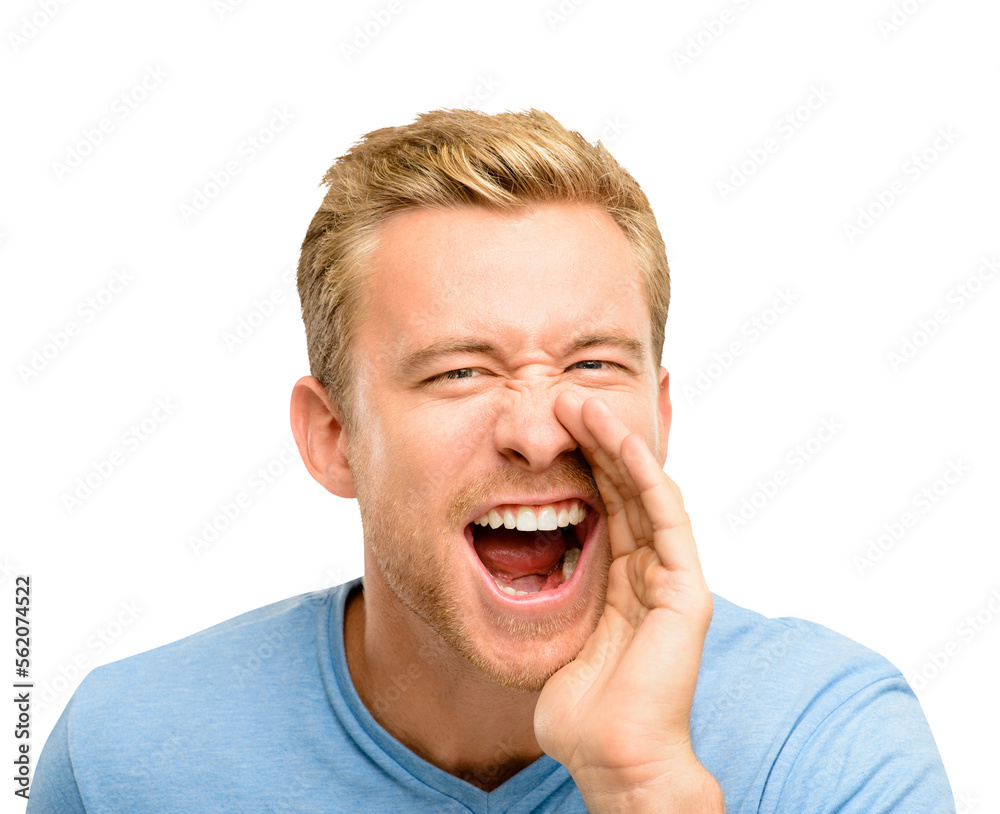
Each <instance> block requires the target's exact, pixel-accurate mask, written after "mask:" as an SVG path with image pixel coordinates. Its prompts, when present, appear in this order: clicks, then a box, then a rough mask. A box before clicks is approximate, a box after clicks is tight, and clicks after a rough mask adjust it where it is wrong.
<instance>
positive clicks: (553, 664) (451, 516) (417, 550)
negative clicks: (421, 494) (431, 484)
mask: <svg viewBox="0 0 1000 814" xmlns="http://www.w3.org/2000/svg"><path fill="white" fill-rule="evenodd" d="M370 460H371V459H370V458H368V457H366V456H365V455H364V454H363V453H362V454H361V455H354V456H352V461H354V462H355V465H353V466H352V473H353V475H354V482H355V491H356V493H357V496H358V507H359V509H360V513H361V523H362V528H363V530H364V538H365V545H366V546H367V547H368V548H369V549H370V551H371V553H372V556H373V558H374V560H375V563H376V565H377V567H378V569H379V571H380V572H381V576H382V578H383V579H384V581H385V583H386V585H387V586H388V587H389V589H390V590H391V591H392V592H393V594H394V595H395V597H396V598H397V599H398V600H399V602H400V603H401V604H402V605H403V606H404V607H405V608H407V609H408V610H409V611H411V612H412V613H413V614H414V615H416V617H417V618H418V619H420V620H421V621H422V622H423V623H424V624H426V625H427V627H429V628H430V629H431V630H432V631H434V633H436V634H437V635H438V636H440V637H441V639H442V640H443V641H444V642H445V644H446V645H447V646H448V647H450V648H451V649H452V650H453V651H454V652H455V653H457V654H458V655H460V656H461V657H462V658H464V659H466V660H467V661H468V662H469V663H471V664H472V665H473V666H474V667H475V668H476V669H477V670H479V671H480V672H481V673H482V674H483V675H485V676H486V677H487V678H489V679H490V680H491V681H493V682H495V683H497V684H499V685H501V686H503V687H505V688H506V689H509V690H514V691H517V692H525V693H535V692H540V691H541V689H542V687H544V686H545V682H546V681H548V680H549V678H551V677H552V675H554V674H555V673H556V672H557V671H558V670H559V669H561V668H562V667H563V666H565V665H566V664H568V663H569V662H570V661H572V660H573V659H574V658H576V655H577V654H578V653H579V651H580V649H582V647H583V645H584V643H585V642H586V639H587V637H589V636H590V634H591V633H593V631H594V630H595V629H596V627H597V623H598V621H599V619H600V616H601V613H602V612H603V610H604V604H605V597H606V593H607V576H608V569H609V567H610V565H611V547H610V544H609V542H608V540H607V534H606V530H605V535H604V536H605V539H604V540H595V541H594V543H596V546H595V547H596V548H597V549H598V550H597V551H594V552H592V554H593V555H594V556H592V557H591V563H590V566H589V569H588V570H590V571H591V573H594V574H598V575H600V578H599V579H593V580H592V581H591V582H592V584H593V587H592V588H591V589H590V591H589V592H588V591H583V592H581V594H580V596H579V597H578V598H577V600H576V602H575V603H574V604H573V605H572V606H571V607H569V608H565V609H563V610H562V611H560V612H559V613H556V614H553V615H552V616H551V617H550V618H548V619H545V620H544V621H541V622H532V621H525V620H523V619H519V618H516V617H513V616H511V615H509V614H505V613H502V612H501V611H500V610H499V608H497V607H488V608H486V619H485V621H486V623H487V626H488V628H489V629H492V630H496V631H498V632H499V635H501V636H503V637H505V638H506V639H507V641H513V642H515V643H522V644H523V647H522V648H521V652H522V653H523V658H522V659H519V660H517V661H512V660H510V659H504V660H502V661H501V660H500V659H498V658H496V657H492V656H491V655H490V653H489V652H488V648H487V647H484V643H482V642H480V641H477V637H476V636H475V635H473V633H472V631H471V629H470V625H469V623H468V619H469V601H470V599H469V598H467V597H463V595H462V594H461V593H460V590H459V587H458V585H457V584H456V582H455V580H454V579H453V578H450V577H453V576H454V575H455V574H456V573H457V569H455V568H453V567H451V563H450V562H449V560H451V561H455V562H458V561H461V558H464V557H465V556H467V555H466V553H465V552H462V551H456V550H454V547H455V544H456V542H455V541H456V540H457V541H458V545H465V544H466V543H465V541H464V540H463V539H462V538H461V533H462V529H461V528H459V524H460V523H461V521H462V520H463V519H465V518H466V517H467V516H468V512H469V511H470V509H471V507H472V506H473V505H478V504H479V502H481V500H482V498H483V496H489V495H496V494H505V493H509V492H511V491H514V490H516V489H517V488H519V487H523V486H526V485H529V483H530V482H529V481H528V479H526V478H524V477H523V476H521V473H520V472H517V471H512V470H506V471H503V472H499V473H496V474H495V475H494V476H493V477H491V478H488V479H487V480H486V481H484V482H482V483H479V484H475V485H473V486H471V487H466V488H465V489H462V490H461V491H460V492H459V493H458V494H457V495H456V496H455V497H454V498H453V499H452V500H450V501H449V503H448V505H449V511H448V523H449V524H450V525H449V524H446V525H445V526H444V527H442V528H434V527H433V526H432V525H431V524H430V523H429V522H428V520H427V518H426V517H424V516H422V515H420V513H419V511H418V512H412V513H407V514H406V516H405V517H404V512H403V511H400V509H399V505H401V504H400V502H396V503H394V502H393V501H392V500H391V499H390V498H388V497H387V494H386V490H385V488H384V487H385V483H386V482H385V481H384V480H380V479H378V478H377V476H376V477H373V475H374V474H375V473H373V472H372V471H370V470H369V469H368V466H367V464H366V465H364V466H361V467H359V466H357V465H356V463H357V462H358V461H370ZM567 461H568V462H567V463H566V464H565V465H561V466H560V467H559V468H558V470H557V471H556V473H555V474H556V476H555V477H554V478H552V479H550V480H549V481H547V482H546V484H545V485H546V486H547V487H548V488H550V489H557V488H559V487H563V488H566V489H569V490H579V489H581V488H583V489H584V490H585V491H588V492H590V493H591V494H592V495H594V496H597V495H598V491H597V485H596V482H595V481H594V480H593V475H592V474H591V472H590V468H589V467H588V466H587V465H586V463H585V461H584V460H583V457H582V455H580V456H578V459H567ZM380 486H382V488H379V487H380ZM596 499H597V500H600V498H599V496H598V497H596ZM402 503H405V504H406V505H414V506H419V505H421V501H420V500H419V499H418V498H415V499H414V500H413V501H409V500H407V501H402ZM440 551H446V552H448V554H447V555H446V559H445V561H443V562H442V561H441V560H440V558H439V554H438V552H440ZM601 554H603V557H602V556H597V555H601ZM581 576H583V575H582V574H581ZM584 614H586V615H589V617H590V618H589V619H588V620H587V624H586V625H585V626H584V628H583V630H584V632H585V635H583V636H582V637H581V640H580V641H579V642H577V643H575V644H574V645H573V646H572V647H571V648H570V650H569V651H567V642H566V641H565V637H566V631H567V630H569V629H571V628H573V627H574V626H576V627H577V628H579V622H580V617H581V615H584Z"/></svg>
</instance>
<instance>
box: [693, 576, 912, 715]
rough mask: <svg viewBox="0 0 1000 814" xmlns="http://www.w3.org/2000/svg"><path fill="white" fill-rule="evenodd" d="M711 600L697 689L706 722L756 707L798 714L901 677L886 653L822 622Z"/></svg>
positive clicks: (773, 712)
mask: <svg viewBox="0 0 1000 814" xmlns="http://www.w3.org/2000/svg"><path fill="white" fill-rule="evenodd" d="M713 601H714V612H713V615H712V623H711V625H710V627H709V631H708V635H707V636H706V638H705V649H704V654H703V656H702V665H701V672H700V674H699V677H698V695H697V696H696V704H697V705H698V710H697V713H698V714H697V721H698V723H699V724H700V725H702V726H707V725H708V724H710V722H711V721H712V720H714V719H715V718H717V717H718V716H719V715H723V714H724V715H725V717H730V716H731V715H732V714H734V713H736V712H737V711H741V710H742V711H747V710H750V709H752V710H753V714H754V715H755V716H758V717H759V716H761V715H762V714H769V715H770V716H778V717H782V716H796V717H798V716H799V715H800V714H801V711H802V709H803V708H805V707H807V706H808V707H811V708H813V709H817V705H821V706H825V707H828V708H830V707H832V706H835V705H837V704H839V703H841V702H842V701H844V700H845V699H847V698H848V697H850V696H851V695H853V694H854V693H856V692H857V691H859V690H861V689H862V688H864V687H866V686H868V685H870V684H871V683H873V682H877V681H880V680H883V679H899V680H902V676H901V675H900V672H899V670H897V669H896V667H895V666H893V664H892V663H891V662H890V661H889V660H888V659H886V658H885V657H883V656H881V655H879V654H878V653H876V652H875V651H873V650H871V649H869V648H867V647H865V646H864V645H861V644H859V643H858V642H856V641H854V640H853V639H849V638H848V637H846V636H844V635H842V634H840V633H837V632H836V631H833V630H830V629H829V628H827V627H824V626H823V625H819V624H816V623H815V622H810V621H807V620H805V619H797V618H794V617H782V618H777V619H771V618H768V617H766V616H762V615H761V614H759V613H757V612H755V611H752V610H749V609H747V608H743V607H740V606H739V605H736V604H734V603H732V602H729V601H728V600H726V599H724V598H723V597H721V596H717V595H713ZM904 683H905V682H904Z"/></svg>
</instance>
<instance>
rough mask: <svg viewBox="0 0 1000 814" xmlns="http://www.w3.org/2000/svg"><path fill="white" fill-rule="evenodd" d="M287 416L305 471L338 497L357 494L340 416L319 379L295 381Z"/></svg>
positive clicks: (345, 435)
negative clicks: (288, 415) (288, 416)
mask: <svg viewBox="0 0 1000 814" xmlns="http://www.w3.org/2000/svg"><path fill="white" fill-rule="evenodd" d="M290 418H291V423H292V435H294V436H295V445H296V446H297V447H298V448H299V455H301V456H302V462H303V463H304V464H305V465H306V469H308V470H309V474H310V475H312V476H313V478H314V479H315V480H316V482H317V483H319V484H320V485H321V486H322V487H323V488H324V489H326V490H327V491H329V492H332V493H333V494H335V495H337V496H338V497H346V498H353V497H357V495H356V494H355V491H354V479H353V477H352V476H351V467H350V461H349V460H348V456H347V428H346V427H345V425H344V418H343V415H342V414H341V412H340V410H339V409H338V407H337V405H336V404H334V403H333V402H332V401H331V400H330V397H329V396H328V395H327V392H326V388H324V387H323V385H322V384H321V383H320V381H319V379H317V378H315V377H314V376H303V377H302V378H301V379H299V380H298V381H297V382H296V383H295V387H293V388H292V403H291V407H290Z"/></svg>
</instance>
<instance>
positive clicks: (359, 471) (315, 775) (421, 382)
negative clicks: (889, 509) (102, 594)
mask: <svg viewBox="0 0 1000 814" xmlns="http://www.w3.org/2000/svg"><path fill="white" fill-rule="evenodd" d="M324 180H325V182H326V183H327V185H328V187H329V189H328V192H327V195H326V197H325V199H324V201H323V203H322V205H321V207H320V209H319V211H318V212H317V214H316V216H315V218H314V219H313V222H312V225H311V226H310V228H309V230H308V233H307V235H306V238H305V241H304V243H303V247H302V256H301V261H300V266H299V290H300V295H301V298H302V307H303V317H304V321H305V325H306V333H307V339H308V343H309V355H310V366H311V369H312V373H313V375H312V376H309V377H305V378H303V379H302V380H300V381H299V382H298V383H297V384H296V386H295V389H294V392H293V395H292V405H291V420H292V428H293V432H294V434H295V438H296V441H297V444H298V447H299V451H300V453H301V455H302V459H303V461H304V462H305V465H306V467H307V468H308V470H309V472H310V473H311V474H312V475H313V477H314V478H315V479H316V480H317V481H318V482H319V483H321V484H322V485H323V486H324V487H325V488H326V489H328V490H329V491H330V492H332V493H333V494H335V495H339V496H341V497H347V498H353V497H356V498H357V500H358V506H359V508H360V511H361V517H362V522H363V527H364V544H365V576H364V580H363V582H362V581H360V580H355V581H353V582H351V583H348V584H346V585H343V586H339V587H337V588H334V589H332V590H330V591H321V592H316V593H313V594H309V595H306V596H303V597H297V598H294V599H290V600H286V601H285V602H281V603H277V604H276V605H271V606H269V607H266V608H262V609H259V610H256V611H252V612H250V613H248V614H244V615H243V616H240V617H237V618H236V619H233V620H231V621H229V622H226V623H223V624H222V625H218V626H216V627H214V628H210V629H209V630H206V631H202V632H201V633H198V634H195V635H194V636H191V637H189V638H187V639H183V640H181V641H179V642H175V643H173V644H170V645H166V646H164V647H161V648H158V649H156V650H153V651H150V652H148V653H144V654H141V655H139V656H136V657H133V658H130V659H125V660H123V661H121V662H116V663H114V664H110V665H107V666H105V667H102V668H99V669H98V670H95V671H94V672H93V673H92V674H91V675H90V676H88V678H87V679H86V681H85V682H84V683H83V684H82V685H81V687H80V688H79V690H78V691H77V693H76V694H75V695H74V697H73V699H72V700H71V701H70V704H69V705H68V707H67V709H66V711H65V712H64V714H63V716H62V717H61V719H60V721H59V723H58V724H57V726H56V728H55V730H54V731H53V734H52V737H51V738H50V740H49V743H48V744H47V745H46V748H45V751H44V753H43V754H42V757H41V760H40V763H39V767H38V773H37V776H36V778H35V783H34V786H33V789H32V792H33V793H32V799H31V803H30V805H29V811H31V812H36V811H37V812H41V811H60V812H76V811H128V812H133V813H134V812H158V813H161V814H162V812H173V811H199V812H201V811H247V812H249V811H296V812H313V811H316V812H319V811H324V812H330V811H393V812H395V811H407V812H410V811H434V812H438V811H442V812H448V811H454V812H458V811H475V812H487V811H489V812H494V811H498V812H499V811H503V812H510V813H511V814H513V813H514V812H528V811H541V812H557V811H558V812H582V811H591V812H613V811H617V812H647V811H649V812H722V811H726V810H728V811H729V812H789V814H804V812H833V811H838V812H857V813H858V814H861V812H864V814H875V812H931V811H934V812H940V811H949V810H953V804H952V802H951V794H950V789H949V786H948V781H947V779H946V777H945V774H944V770H943V768H942V765H941V762H940V758H939V756H938V753H937V749H936V747H935V745H934V741H933V738H932V736H931V733H930V731H929V729H928V727H927V724H926V721H925V719H924V716H923V714H922V712H921V710H920V706H919V704H918V702H917V700H916V698H915V696H914V695H913V693H912V692H911V691H910V689H909V687H908V686H907V684H906V682H905V680H904V679H903V678H902V676H900V674H899V672H898V671H897V670H896V669H895V668H893V667H892V665H890V664H889V663H888V662H886V661H885V660H884V659H882V658H881V657H879V656H878V655H876V654H874V653H872V652H871V651H869V650H866V649H865V648H863V647H861V646H860V645H857V644H855V643H854V642H851V641H849V640H847V639H845V638H843V637H841V636H839V635H837V634H835V633H833V632H831V631H829V630H826V629H825V628H821V627H819V626H817V625H813V624H811V623H808V622H803V621H801V620H795V619H779V620H769V619H765V618H763V617H761V616H759V615H757V614H754V613H752V612H751V611H747V610H744V609H742V608H738V607H736V606H734V605H732V604H730V603H728V602H726V601H725V600H724V599H722V598H721V597H713V595H712V594H711V593H710V592H709V590H708V587H707V586H706V583H705V579H704V577H703V575H702V572H701V567H700V565H699V562H698V556H697V551H696V547H695V541H694V537H693V533H692V528H691V524H690V522H689V519H688V516H687V514H686V512H685V510H684V506H683V503H682V500H681V495H680V492H679V491H678V489H677V487H676V485H675V484H674V483H673V481H671V480H670V478H669V477H668V476H667V475H666V474H665V473H664V471H663V465H664V462H665V460H666V454H667V438H668V435H669V430H670V419H671V405H670V397H669V392H668V383H669V380H668V375H667V372H666V370H664V369H663V368H661V367H660V365H659V361H660V356H661V351H662V344H663V327H664V322H665V320H666V315H667V305H668V302H669V273H668V269H667V263H666V257H665V254H664V249H663V243H662V240H661V238H660V235H659V232H658V229H657V227H656V222H655V220H654V218H653V214H652V212H651V210H650V207H649V204H648V201H647V200H646V198H645V196H644V195H643V193H642V192H641V190H640V189H639V187H638V185H637V184H636V183H635V182H634V180H633V179H632V178H631V176H629V175H628V174H627V173H626V172H625V171H624V170H623V169H622V168H620V167H619V166H618V165H617V163H616V162H615V161H614V160H613V159H612V158H611V157H610V156H609V155H608V154H607V152H606V151H605V150H604V149H603V148H602V147H600V146H594V145H590V144H588V143H587V142H586V141H584V140H583V139H582V138H580V137H579V136H578V135H577V134H575V133H571V132H569V131H567V130H565V129H564V128H562V127H561V125H559V124H558V123H557V122H556V121H555V120H554V119H552V118H551V117H550V116H547V115H545V114H542V113H539V112H537V111H531V112H530V113H527V114H503V115H499V116H494V117H490V116H485V115H483V114H479V113H476V112H471V111H438V112H435V113H431V114H426V115H424V116H421V117H419V118H418V119H417V121H416V122H415V123H414V124H412V125H409V126H407V127H401V128H392V129H384V130H378V131H375V132H373V133H371V134H369V135H368V136H367V137H366V138H365V139H364V140H363V141H362V142H361V143H359V144H358V145H356V146H355V147H354V148H353V149H352V150H351V151H350V152H349V153H348V154H347V155H345V156H343V157H342V158H341V159H339V160H338V161H337V162H336V163H335V164H334V166H333V167H332V168H331V169H330V171H329V172H328V173H327V175H326V177H325V179H324ZM250 656H255V658H254V659H253V660H248V657H250Z"/></svg>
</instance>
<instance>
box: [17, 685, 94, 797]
mask: <svg viewBox="0 0 1000 814" xmlns="http://www.w3.org/2000/svg"><path fill="white" fill-rule="evenodd" d="M70 706H72V701H70V705H69V706H67V707H66V709H64V710H63V714H62V715H61V716H60V717H59V720H58V721H57V722H56V725H55V728H53V730H52V733H51V734H50V735H49V738H48V740H47V741H45V747H44V748H43V749H42V753H41V755H40V756H39V758H38V765H37V766H36V767H35V776H34V778H33V779H32V781H31V791H30V796H29V797H28V807H27V809H26V814H86V812H87V809H86V808H84V806H83V800H82V799H81V798H80V789H79V788H78V787H77V785H76V775H75V774H74V772H73V761H72V760H71V758H70V754H69V733H68V728H69V717H70Z"/></svg>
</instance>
